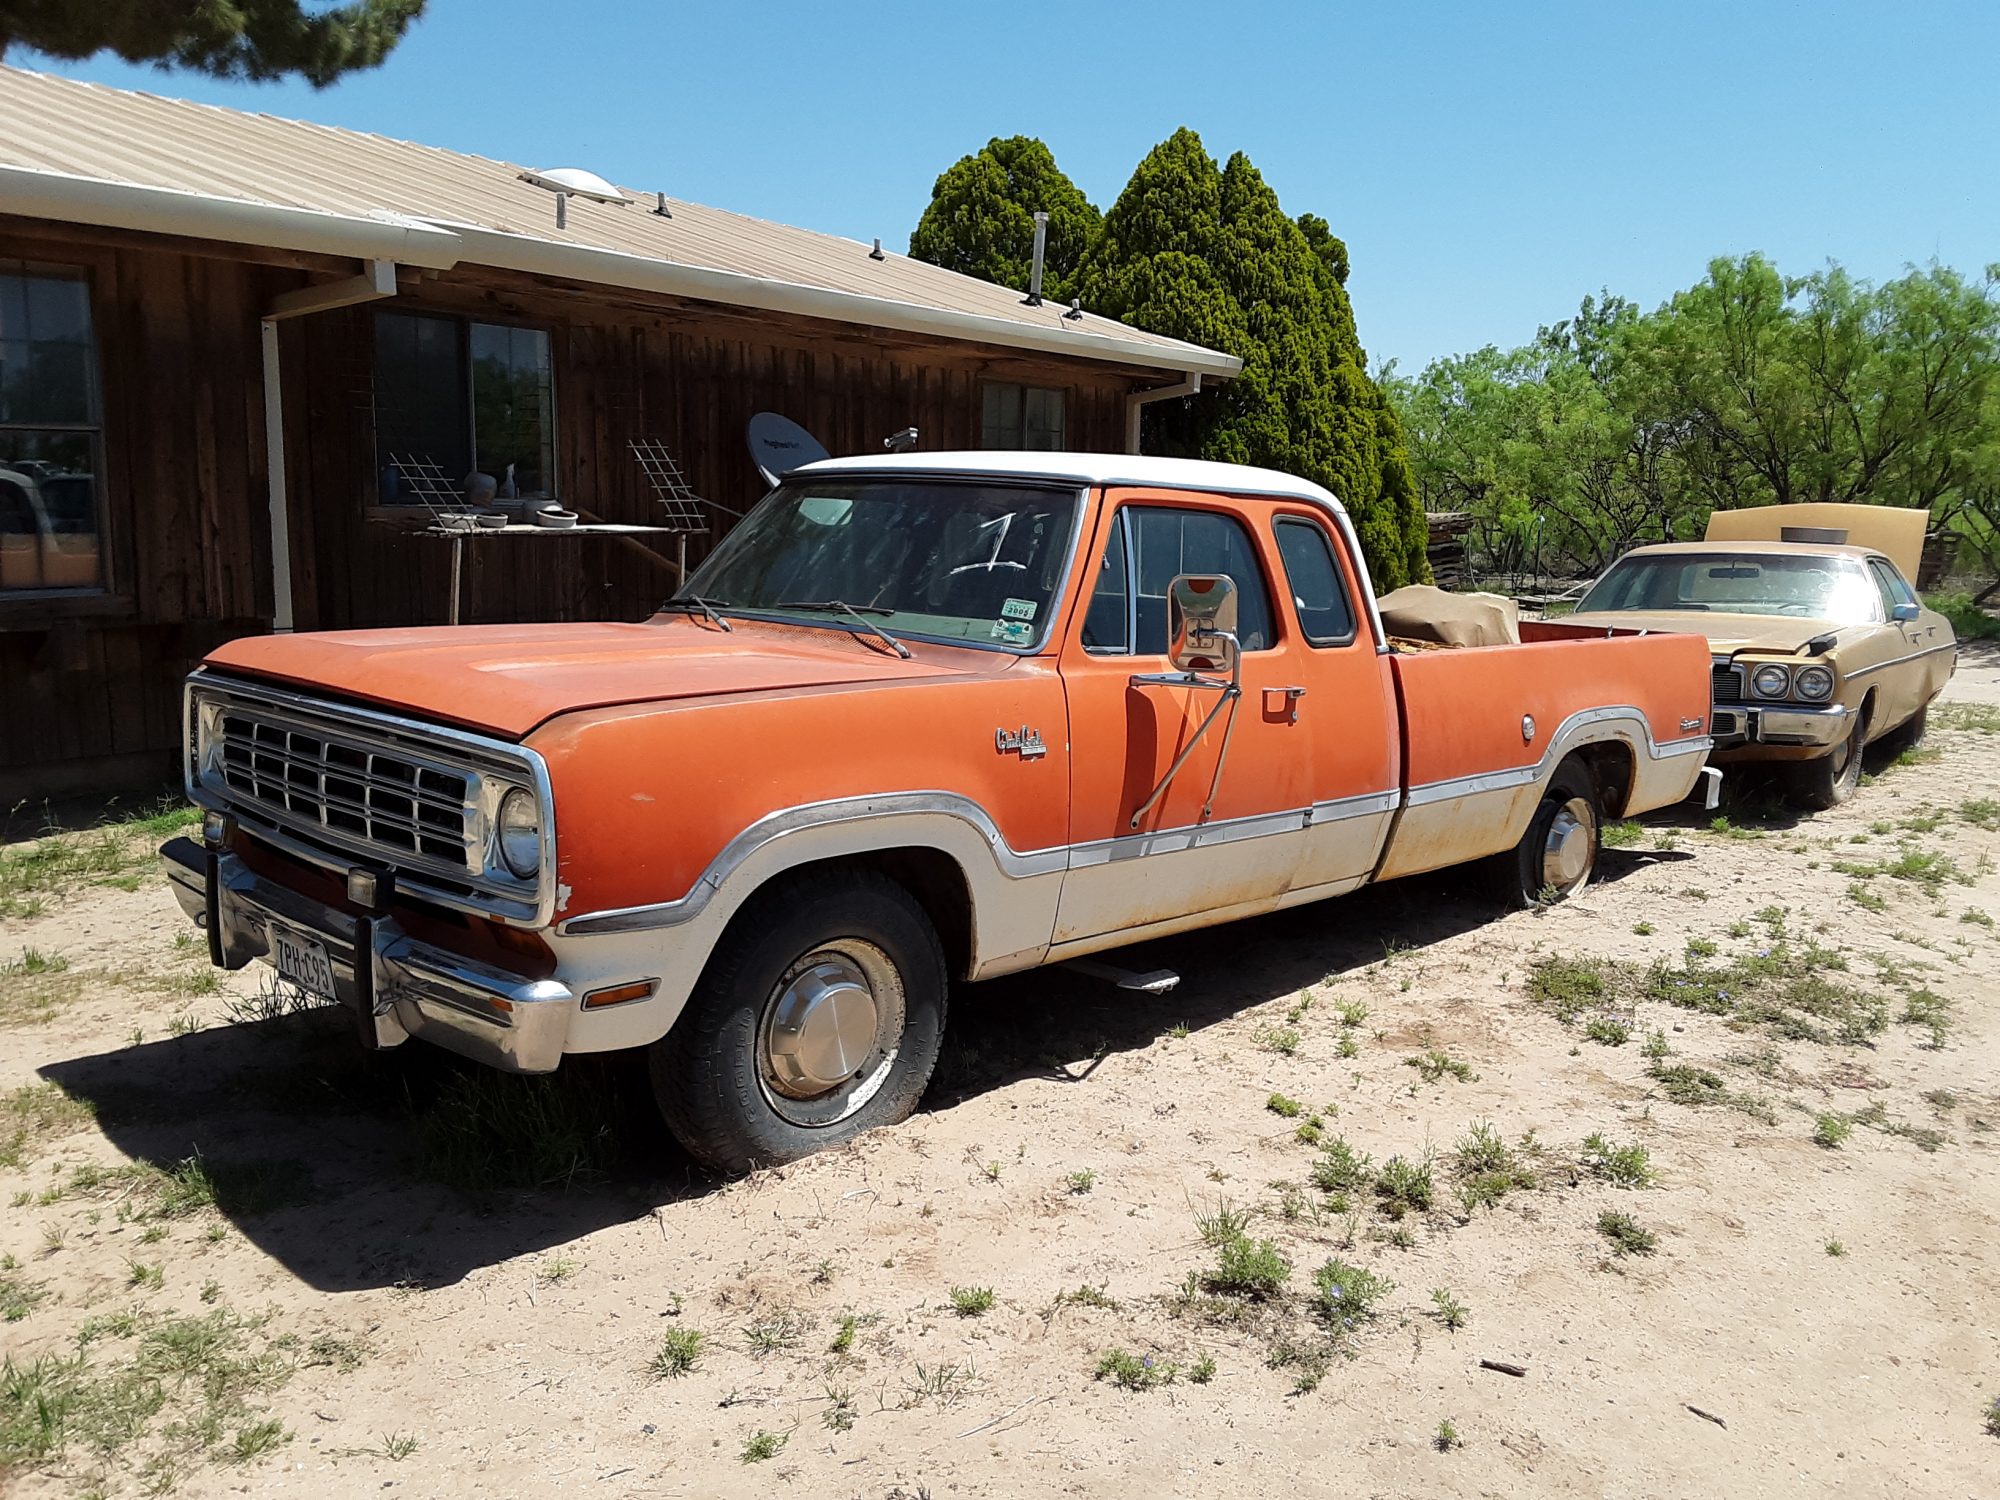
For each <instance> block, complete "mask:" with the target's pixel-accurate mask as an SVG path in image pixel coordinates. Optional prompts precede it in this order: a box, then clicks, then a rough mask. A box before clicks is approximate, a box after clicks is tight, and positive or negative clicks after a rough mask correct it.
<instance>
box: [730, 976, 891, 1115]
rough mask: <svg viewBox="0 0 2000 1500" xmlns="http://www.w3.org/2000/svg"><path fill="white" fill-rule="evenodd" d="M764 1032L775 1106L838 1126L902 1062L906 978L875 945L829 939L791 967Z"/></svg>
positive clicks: (768, 1010)
mask: <svg viewBox="0 0 2000 1500" xmlns="http://www.w3.org/2000/svg"><path fill="white" fill-rule="evenodd" d="M761 1031H762V1038H761V1042H762V1045H761V1047H760V1049H759V1050H760V1051H761V1052H762V1054H763V1056H762V1058H761V1059H760V1061H761V1062H762V1065H763V1066H762V1067H761V1068H760V1069H759V1071H760V1072H761V1073H762V1075H763V1079H762V1081H763V1085H764V1096H765V1098H766V1099H768V1100H769V1101H770V1103H771V1107H772V1108H773V1109H775V1110H776V1111H777V1112H778V1114H779V1115H780V1116H782V1117H783V1118H785V1119H786V1120H789V1121H790V1122H791V1123H792V1124H794V1125H804V1126H814V1125H830V1124H834V1123H836V1122H838V1121H840V1120H844V1119H846V1118H847V1117H848V1116H849V1115H851V1114H853V1113H854V1111H856V1110H857V1109H859V1108H861V1106H862V1105H864V1104H866V1103H867V1102H868V1101H869V1100H870V1099H872V1098H873V1097H874V1096H875V1095H876V1093H877V1092H879V1091H880V1089H881V1087H882V1084H883V1083H884V1082H885V1081H886V1080H887V1078H888V1076H889V1073H890V1071H891V1069H892V1068H893V1067H894V1065H895V1061H896V1052H897V1048H898V1045H899V1044H900V1042H901V1041H902V1035H903V986H902V977H901V975H899V974H898V973H897V971H896V966H895V965H894V964H893V963H892V962H890V960H889V957H888V955H887V954H885V953H883V952H882V951H881V950H880V949H879V948H877V947H875V945H874V944H872V943H866V942H862V941H860V940H859V939H842V940H841V941H839V942H838V943H830V944H828V945H827V946H826V947H824V948H819V949H815V950H814V951H812V952H810V953H807V954H805V955H803V956H802V957H800V958H799V960H798V961H797V962H796V963H794V964H793V965H792V966H791V967H790V968H789V969H787V970H786V971H785V973H784V975H783V976H782V977H781V978H780V979H779V981H778V983H777V985H776V987H775V988H774V989H773V990H772V992H771V998H770V999H769V1000H768V1001H767V1002H766V1004H765V1007H764V1019H763V1024H762V1027H761Z"/></svg>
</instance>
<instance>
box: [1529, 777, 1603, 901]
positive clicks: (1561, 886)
mask: <svg viewBox="0 0 2000 1500" xmlns="http://www.w3.org/2000/svg"><path fill="white" fill-rule="evenodd" d="M1595 826H1596V815H1595V813H1594V812H1593V810H1592V808H1591V806H1590V803H1589V801H1588V800H1587V799H1585V798H1583V797H1572V798H1570V799H1569V801H1567V802H1565V803H1564V804H1563V805H1562V806H1561V807H1559V808H1557V809H1556V815H1555V817H1554V818H1552V819H1551V820H1550V822H1549V832H1548V837H1547V838H1546V839H1544V840H1543V842H1542V884H1543V885H1545V886H1553V887H1555V889H1556V890H1558V891H1561V892H1563V893H1564V894H1568V893H1569V892H1570V891H1573V890H1575V889H1576V888H1577V887H1578V886H1580V885H1582V884H1583V882H1584V881H1585V880H1586V879H1588V878H1589V876H1590V866H1591V861H1592V859H1593V857H1594V856H1595V854H1596V847H1595V845H1596V840H1595V838H1594V837H1593V831H1594V829H1595Z"/></svg>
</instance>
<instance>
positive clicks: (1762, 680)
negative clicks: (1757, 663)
mask: <svg viewBox="0 0 2000 1500" xmlns="http://www.w3.org/2000/svg"><path fill="white" fill-rule="evenodd" d="M1791 685H1792V674H1791V672H1790V671H1789V670H1788V669H1786V668H1784V667H1781V666H1779V665H1778V664H1777V663H1776V662H1772V663H1770V664H1768V665H1766V666H1762V667H1759V668H1757V670H1756V671H1754V672H1752V673H1751V674H1750V690H1751V691H1752V692H1754V693H1755V694H1756V695H1757V696H1758V697H1759V698H1782V697H1784V696H1785V693H1786V692H1787V690H1789V689H1790V687H1791Z"/></svg>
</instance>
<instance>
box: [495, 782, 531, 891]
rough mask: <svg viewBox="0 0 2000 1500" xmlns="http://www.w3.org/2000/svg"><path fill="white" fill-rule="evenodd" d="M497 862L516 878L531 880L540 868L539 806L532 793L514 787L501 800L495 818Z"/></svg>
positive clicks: (524, 788) (525, 789)
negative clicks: (498, 852) (497, 849)
mask: <svg viewBox="0 0 2000 1500" xmlns="http://www.w3.org/2000/svg"><path fill="white" fill-rule="evenodd" d="M494 841H495V842H496V843H498V844H499V846H500V862H501V863H502V864H504V865H505V866H506V867H507V872H508V873H509V874H510V875H512V876H514V878H515V879H517V880H532V879H533V878H534V877H535V876H536V875H538V874H539V873H541V868H542V809H541V806H540V804H538V803H537V802H536V801H535V794H534V793H533V792H531V791H529V790H528V789H527V788H526V787H522V786H517V787H515V788H514V789H513V790H512V791H510V792H509V793H507V795H506V796H504V797H502V798H501V799H500V814H499V816H498V817H497V818H495V819H494Z"/></svg>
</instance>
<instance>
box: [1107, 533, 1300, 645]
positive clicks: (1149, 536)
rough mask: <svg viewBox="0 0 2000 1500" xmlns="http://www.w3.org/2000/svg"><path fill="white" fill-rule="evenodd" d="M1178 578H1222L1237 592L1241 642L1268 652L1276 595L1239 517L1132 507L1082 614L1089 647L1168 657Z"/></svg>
mask: <svg viewBox="0 0 2000 1500" xmlns="http://www.w3.org/2000/svg"><path fill="white" fill-rule="evenodd" d="M1180 573H1222V574H1226V575H1227V576H1228V577H1229V578H1230V579H1231V580H1232V581H1233V582H1234V583H1235V585H1236V634H1237V637H1238V639H1239V641H1240V642H1241V644H1242V647H1243V649H1244V650H1245V651H1268V650H1269V649H1270V648H1271V644H1272V642H1273V640H1274V639H1275V637H1274V635H1273V632H1272V629H1271V593H1270V590H1269V588H1268V587H1266V585H1265V582H1264V570H1263V568H1262V567H1261V566H1260V565H1259V563H1258V561H1257V548H1256V544H1255V543H1254V542H1253V541H1252V540H1251V537H1250V533H1249V531H1248V530H1247V529H1246V528H1245V527H1244V525H1243V523H1242V522H1241V521H1238V520H1237V519H1236V518H1235V517H1234V516H1225V515H1221V514H1219V513H1217V512H1215V511H1207V510H1181V509H1178V508H1176V507H1170V506H1142V505H1128V506H1125V507H1124V508H1123V509H1121V510H1120V511H1119V512H1118V514H1117V516H1116V517H1115V518H1114V519H1113V521H1112V525H1111V535H1110V537H1109V539H1108V541H1107V542H1106V545H1105V550H1104V555H1103V557H1102V558H1101V559H1100V560H1099V563H1098V567H1097V575H1096V584H1095V586H1094V587H1093V589H1092V591H1091V596H1090V605H1089V608H1088V609H1087V610H1086V611H1085V613H1084V621H1083V645H1084V649H1085V650H1086V651H1089V652H1091V653H1092V654H1093V655H1098V656H1164V655H1166V653H1167V585H1168V584H1169V583H1171V582H1172V581H1173V579H1174V577H1175V575H1177V574H1180Z"/></svg>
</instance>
